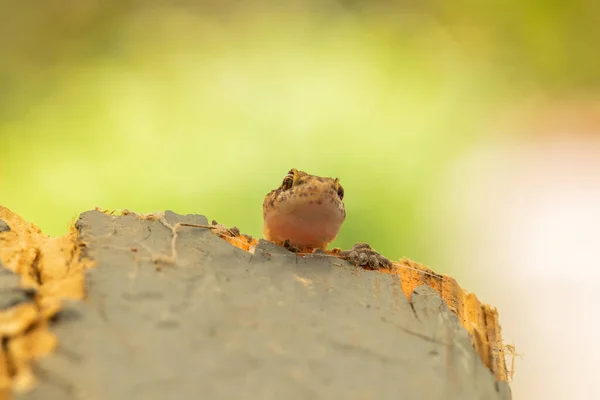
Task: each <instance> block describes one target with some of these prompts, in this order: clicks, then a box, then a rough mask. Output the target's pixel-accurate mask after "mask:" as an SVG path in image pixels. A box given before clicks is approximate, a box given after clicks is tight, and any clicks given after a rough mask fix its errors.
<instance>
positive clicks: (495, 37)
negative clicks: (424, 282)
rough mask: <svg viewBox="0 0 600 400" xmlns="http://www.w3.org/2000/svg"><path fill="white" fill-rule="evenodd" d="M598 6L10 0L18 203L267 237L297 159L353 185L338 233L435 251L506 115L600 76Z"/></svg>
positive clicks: (38, 218) (10, 178) (388, 247)
mask: <svg viewBox="0 0 600 400" xmlns="http://www.w3.org/2000/svg"><path fill="white" fill-rule="evenodd" d="M598 11H599V6H598V5H597V4H592V3H591V2H580V3H579V5H578V4H577V2H573V3H570V5H569V6H568V7H567V6H564V5H562V3H560V2H545V3H538V4H537V5H536V4H521V3H520V2H515V1H513V2H488V3H485V4H483V3H482V4H479V3H477V2H471V1H458V2H452V3H445V2H425V3H423V4H415V3H413V2H395V3H394V2H384V1H370V2H366V1H363V2H361V1H324V2H323V1H319V2H273V3H268V2H263V3H256V4H255V5H253V6H249V5H247V6H244V5H240V4H238V3H236V2H210V1H207V2H190V1H175V2H171V4H169V5H167V4H163V3H160V2H119V1H105V2H96V1H70V0H62V1H56V0H55V1H50V2H46V3H43V4H40V3H37V2H33V1H23V2H4V3H3V4H2V13H1V17H0V18H1V22H2V23H1V28H0V29H1V30H2V31H1V32H2V34H1V35H0V49H1V51H2V60H1V61H0V88H1V91H0V105H1V108H0V138H1V140H2V153H1V157H0V173H1V175H0V179H1V187H0V190H1V201H2V204H4V205H6V206H8V207H9V208H11V209H13V210H14V211H15V212H17V213H19V214H21V215H22V216H23V217H25V218H26V219H28V220H30V221H33V222H35V223H37V224H39V226H40V227H42V229H43V230H44V232H46V233H48V234H51V235H59V234H62V233H64V232H65V231H66V226H67V222H68V221H69V220H70V218H71V217H73V216H74V215H76V214H77V213H79V212H81V211H84V210H87V209H90V208H93V207H95V206H100V207H103V208H107V209H112V208H128V209H131V210H134V211H136V212H150V211H155V210H164V209H172V210H174V211H176V212H180V213H203V214H206V215H207V216H208V217H209V218H214V219H217V220H218V221H219V222H222V223H225V224H228V225H237V226H238V227H240V229H241V230H242V231H243V232H246V233H249V234H252V235H256V236H258V235H260V234H261V222H262V221H261V219H262V216H261V204H262V197H263V196H264V194H265V193H267V192H268V191H269V190H270V189H271V188H273V187H275V186H276V185H278V184H279V182H280V180H281V178H282V177H283V175H284V174H285V173H286V172H287V171H288V170H289V169H290V168H291V167H296V168H299V169H304V170H306V171H308V172H311V173H314V174H321V175H327V176H338V177H340V179H341V181H342V183H343V185H344V186H345V188H346V193H347V197H346V199H347V200H346V203H347V208H348V219H347V222H346V223H345V226H344V228H343V229H342V231H341V234H340V236H339V238H338V240H337V241H336V243H335V244H336V245H339V246H343V247H347V246H350V245H352V243H353V242H355V241H357V240H361V241H362V240H365V241H369V242H371V243H372V244H373V245H374V246H375V247H376V248H378V249H379V250H380V251H382V252H384V253H385V254H388V255H389V256H390V257H392V258H398V257H400V256H403V255H406V256H409V257H411V258H413V259H417V260H421V261H423V262H426V261H428V260H429V258H430V255H431V253H433V252H435V245H434V244H432V243H431V242H430V241H429V240H428V236H429V234H428V232H427V227H426V226H424V225H423V224H422V222H423V217H424V214H426V213H427V210H426V209H425V208H424V207H422V204H423V201H424V199H425V198H427V197H428V196H429V191H428V189H429V188H430V187H432V185H435V184H436V181H438V180H443V179H444V172H445V168H446V166H447V165H448V164H449V163H452V162H453V160H454V159H456V158H460V157H461V155H462V154H463V153H464V152H465V151H468V148H469V147H470V146H473V145H474V144H476V142H477V141H478V140H480V139H481V138H482V137H483V136H484V135H485V134H486V133H485V132H486V129H484V128H483V127H485V126H486V124H489V123H490V120H492V121H493V120H494V119H495V118H497V114H498V113H497V110H499V109H503V108H505V107H506V106H507V105H510V104H511V103H513V102H514V101H515V100H516V99H519V98H521V97H522V96H524V95H526V94H527V93H529V92H531V91H539V90H540V89H543V90H544V91H545V92H546V93H547V94H548V95H559V94H560V93H561V92H564V91H573V90H576V91H582V92H585V91H589V90H590V89H592V88H595V87H597V85H598V83H599V81H600V75H599V74H598V69H597V68H596V67H597V65H598V59H599V52H598V51H597V48H596V46H597V42H595V40H594V38H597V37H598V36H599V35H598V34H599V32H600V28H599V25H598V24H597V23H596V17H597V15H599V14H598ZM490 117H491V119H490ZM445 267H449V266H440V268H442V269H443V268H445Z"/></svg>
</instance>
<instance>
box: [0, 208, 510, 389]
mask: <svg viewBox="0 0 600 400" xmlns="http://www.w3.org/2000/svg"><path fill="white" fill-rule="evenodd" d="M180 222H186V223H192V224H199V225H206V224H207V222H208V221H207V220H206V218H205V217H203V216H198V215H188V216H181V215H177V214H175V213H172V212H166V213H164V214H154V215H152V216H145V217H140V216H137V215H134V214H128V213H126V214H125V215H119V216H111V215H107V214H106V213H102V212H99V211H89V212H86V213H83V214H82V215H81V216H80V218H79V220H78V221H77V224H76V226H77V232H76V233H77V234H76V238H75V239H74V240H75V241H76V244H75V245H74V247H73V248H74V249H79V248H80V246H81V245H82V244H85V246H86V250H85V255H86V256H87V257H89V258H91V259H92V260H93V261H94V262H95V264H96V265H95V267H94V268H91V269H88V267H89V266H86V267H85V268H82V267H81V266H80V267H79V270H80V271H85V274H82V275H81V276H82V277H83V276H85V282H86V285H85V289H86V290H85V293H86V296H85V299H83V301H75V300H74V301H70V302H67V303H65V304H63V306H62V309H61V311H60V312H59V313H58V314H57V315H56V317H55V318H54V319H53V320H52V321H53V322H52V326H51V330H52V331H53V332H54V333H55V335H56V337H57V339H58V347H57V349H56V351H54V352H53V353H52V354H50V355H47V356H45V357H42V358H40V359H39V360H37V361H35V363H34V364H33V365H34V369H33V371H34V373H35V376H37V379H38V384H37V386H36V387H35V388H34V389H33V390H32V391H28V392H22V393H19V394H18V395H17V398H19V399H44V400H46V399H78V398H98V399H111V400H113V399H114V400H118V399H165V398H171V397H173V398H219V399H221V398H224V399H238V398H239V399H241V398H244V399H248V398H257V399H258V398H260V399H270V398H273V399H281V398H292V399H293V398H297V399H306V398H323V399H330V398H379V399H387V398H389V399H398V398H402V399H416V400H418V399H450V400H452V399H461V400H463V399H509V398H510V389H509V388H508V385H507V384H506V383H505V382H503V381H498V380H497V379H496V378H495V376H494V374H493V373H492V371H491V370H490V368H488V367H486V365H485V364H484V363H483V362H482V360H481V357H480V355H479V354H478V353H477V352H476V351H475V349H474V345H473V340H472V336H471V335H470V334H469V333H468V332H467V330H465V329H464V328H463V326H461V323H460V321H459V318H457V316H456V315H457V314H455V312H453V311H451V310H450V309H449V308H448V307H447V305H446V302H445V301H443V300H442V297H441V296H440V294H439V293H438V292H436V291H435V290H434V289H433V288H431V287H428V286H419V287H417V288H416V289H415V290H413V291H412V292H411V296H410V298H411V299H410V301H409V300H408V298H407V297H406V295H405V293H404V291H405V290H406V289H405V287H403V285H404V283H403V282H402V280H401V276H400V275H394V274H391V273H380V272H376V271H366V270H363V269H360V268H356V267H353V266H351V265H349V264H348V263H346V262H344V261H340V260H339V259H337V258H335V257H331V256H329V255H327V254H315V255H310V256H304V257H301V256H297V255H294V254H292V253H290V252H288V251H286V250H284V249H282V248H280V247H278V246H275V245H273V244H271V243H269V242H265V241H258V242H257V243H256V248H255V250H254V253H253V254H251V253H249V252H247V251H244V250H241V249H239V248H236V247H234V246H232V245H231V244H229V243H227V242H226V241H224V240H221V239H220V238H219V237H217V236H216V235H214V234H213V233H212V232H210V231H209V230H208V229H202V228H194V227H185V226H180V225H178V223H180ZM9 225H10V223H9ZM11 228H12V226H11ZM0 235H2V234H0ZM0 238H1V236H0ZM0 244H1V242H0ZM76 258H77V259H78V257H76ZM75 261H76V260H73V259H72V258H71V259H70V261H69V262H71V263H73V262H75ZM5 264H6V263H5ZM48 265H50V264H48ZM38 268H39V265H38ZM73 268H74V269H77V268H76V267H73ZM43 269H44V268H43V267H42V273H43ZM21 270H22V271H23V268H21ZM63 275H64V276H67V275H68V272H66V270H65V271H63ZM64 276H63V277H61V278H60V279H62V280H61V281H62V282H63V283H62V284H64V285H65V287H68V288H70V289H69V290H70V293H75V292H74V289H73V287H75V288H77V287H78V286H77V285H73V281H74V280H75V278H74V276H75V275H70V278H69V279H65V277H64ZM57 279H58V278H57ZM82 279H83V278H82ZM49 280H52V278H49ZM48 282H49V281H47V282H45V283H44V282H41V283H39V282H38V287H37V289H38V292H44V286H45V285H47V284H49V283H48ZM55 286H56V285H55ZM59 286H60V285H58V287H55V288H54V290H52V291H49V292H48V293H49V294H48V295H47V296H48V298H50V297H52V296H54V295H55V294H56V293H58V292H60V289H59ZM404 286H405V285H404ZM50 294H51V295H52V296H51V295H50ZM70 297H71V298H73V299H76V298H77V296H76V295H71V296H70ZM47 315H48V316H49V317H50V316H51V315H52V313H47ZM36 358H37V357H36ZM0 364H1V363H0Z"/></svg>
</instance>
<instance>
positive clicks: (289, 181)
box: [281, 175, 294, 190]
mask: <svg viewBox="0 0 600 400" xmlns="http://www.w3.org/2000/svg"><path fill="white" fill-rule="evenodd" d="M293 185H294V176H293V175H286V176H285V178H283V182H281V189H283V190H288V189H291V188H292V186H293Z"/></svg>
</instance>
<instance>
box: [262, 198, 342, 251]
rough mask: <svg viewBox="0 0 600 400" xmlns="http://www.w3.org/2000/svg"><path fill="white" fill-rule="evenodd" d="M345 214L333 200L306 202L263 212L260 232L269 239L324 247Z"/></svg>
mask: <svg viewBox="0 0 600 400" xmlns="http://www.w3.org/2000/svg"><path fill="white" fill-rule="evenodd" d="M342 222H344V216H343V215H342V213H341V212H340V209H339V207H337V206H336V205H335V204H332V203H329V204H316V203H306V204H303V205H301V206H299V205H297V204H296V205H295V206H294V207H293V208H290V209H289V210H285V209H280V210H278V211H272V212H268V213H266V214H265V219H264V226H263V234H264V236H265V238H266V239H267V240H269V241H271V242H275V243H277V244H281V243H283V242H285V241H286V240H287V241H288V242H289V244H291V245H294V246H297V247H300V248H311V249H323V250H325V248H326V247H327V245H328V244H329V243H330V242H332V241H333V240H334V239H335V237H336V236H337V234H338V232H339V230H340V227H341V226H342Z"/></svg>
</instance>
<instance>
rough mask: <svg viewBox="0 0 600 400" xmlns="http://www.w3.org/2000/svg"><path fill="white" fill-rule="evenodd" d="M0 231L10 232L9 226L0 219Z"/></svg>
mask: <svg viewBox="0 0 600 400" xmlns="http://www.w3.org/2000/svg"><path fill="white" fill-rule="evenodd" d="M0 232H10V226H9V225H8V224H7V223H6V222H4V221H3V220H1V219H0Z"/></svg>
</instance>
